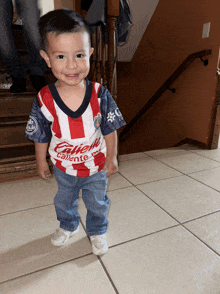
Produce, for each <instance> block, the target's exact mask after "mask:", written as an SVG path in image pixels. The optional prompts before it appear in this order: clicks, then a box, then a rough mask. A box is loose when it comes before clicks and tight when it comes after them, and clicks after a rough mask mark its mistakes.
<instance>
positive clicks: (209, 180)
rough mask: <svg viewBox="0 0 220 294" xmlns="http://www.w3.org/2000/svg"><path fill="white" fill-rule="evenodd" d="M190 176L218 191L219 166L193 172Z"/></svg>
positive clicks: (219, 183) (219, 185) (219, 180)
mask: <svg viewBox="0 0 220 294" xmlns="http://www.w3.org/2000/svg"><path fill="white" fill-rule="evenodd" d="M190 177H192V178H194V179H196V180H198V181H200V182H202V183H204V184H206V185H208V186H209V187H211V188H214V189H216V190H218V191H219V192H220V167H217V168H212V169H209V170H204V171H201V172H197V173H193V174H190Z"/></svg>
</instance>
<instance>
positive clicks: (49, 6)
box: [38, 0, 54, 15]
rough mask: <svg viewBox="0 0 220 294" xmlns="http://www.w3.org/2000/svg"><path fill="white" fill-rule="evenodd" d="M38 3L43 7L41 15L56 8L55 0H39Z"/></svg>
mask: <svg viewBox="0 0 220 294" xmlns="http://www.w3.org/2000/svg"><path fill="white" fill-rule="evenodd" d="M38 5H39V8H40V9H41V15H43V14H45V13H47V12H49V11H51V10H54V0H38Z"/></svg>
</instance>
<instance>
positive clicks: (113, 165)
mask: <svg viewBox="0 0 220 294" xmlns="http://www.w3.org/2000/svg"><path fill="white" fill-rule="evenodd" d="M107 168H108V172H107V174H106V177H107V178H108V177H109V176H111V175H113V174H115V173H117V171H118V161H117V158H116V156H114V157H112V158H107V157H106V160H105V163H104V166H103V168H102V170H101V172H104V171H105V170H106V169H107Z"/></svg>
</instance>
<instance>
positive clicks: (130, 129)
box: [119, 49, 212, 143]
mask: <svg viewBox="0 0 220 294" xmlns="http://www.w3.org/2000/svg"><path fill="white" fill-rule="evenodd" d="M211 53H212V50H210V49H208V50H202V51H199V52H195V53H192V54H190V55H189V56H188V57H187V58H186V59H185V60H184V61H183V62H182V64H181V65H180V66H179V67H178V68H177V69H176V70H175V71H174V73H173V74H172V75H171V76H170V77H169V78H168V79H167V80H166V81H165V83H164V84H163V85H162V86H161V87H160V88H159V89H158V90H157V92H156V93H155V94H154V95H153V96H152V97H151V99H150V100H149V101H148V102H147V103H146V104H145V105H144V106H143V107H142V109H141V110H140V111H139V112H138V113H137V114H136V116H135V117H134V118H133V119H132V120H131V121H130V122H129V123H128V124H127V125H126V127H125V128H124V129H123V131H122V132H121V133H120V135H119V141H120V143H122V142H124V141H125V140H126V139H127V138H128V137H129V136H130V135H131V133H134V131H135V130H137V129H138V126H139V125H140V124H141V123H142V122H143V121H144V119H143V116H144V115H145V114H146V112H147V111H148V110H149V109H150V108H151V107H152V106H153V105H154V104H155V102H156V101H157V100H158V99H159V98H160V97H161V96H162V95H163V93H164V92H165V91H166V90H168V89H169V87H170V86H171V85H172V84H173V83H174V82H175V80H176V79H177V78H178V77H179V76H180V75H181V74H182V73H183V72H184V71H185V70H186V69H187V67H188V66H189V65H190V64H191V63H192V62H193V61H194V60H195V59H196V58H202V57H203V56H206V55H210V54H211Z"/></svg>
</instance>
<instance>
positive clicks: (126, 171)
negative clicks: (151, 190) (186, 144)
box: [119, 158, 181, 185]
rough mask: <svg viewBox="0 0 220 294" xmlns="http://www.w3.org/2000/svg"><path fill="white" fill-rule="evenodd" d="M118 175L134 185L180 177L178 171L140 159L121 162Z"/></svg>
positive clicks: (147, 159) (159, 163)
mask: <svg viewBox="0 0 220 294" xmlns="http://www.w3.org/2000/svg"><path fill="white" fill-rule="evenodd" d="M119 173H120V174H122V175H123V176H124V177H125V178H126V179H128V180H129V181H130V182H131V183H132V184H134V185H138V184H142V183H147V182H152V181H157V180H161V179H167V178H172V177H178V176H180V175H181V173H179V172H178V171H175V170H174V169H172V168H170V167H169V166H166V165H165V164H163V163H161V162H159V161H157V160H155V159H153V158H146V159H145V158H141V159H136V160H130V161H125V162H122V163H121V165H120V167H119Z"/></svg>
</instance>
